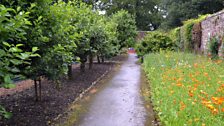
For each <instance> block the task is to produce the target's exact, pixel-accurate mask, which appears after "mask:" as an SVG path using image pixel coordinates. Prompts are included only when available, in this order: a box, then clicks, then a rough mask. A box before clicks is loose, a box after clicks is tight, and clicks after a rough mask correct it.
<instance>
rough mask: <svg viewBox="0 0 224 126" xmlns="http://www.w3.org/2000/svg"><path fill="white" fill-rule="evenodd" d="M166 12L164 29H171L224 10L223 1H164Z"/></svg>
mask: <svg viewBox="0 0 224 126" xmlns="http://www.w3.org/2000/svg"><path fill="white" fill-rule="evenodd" d="M160 6H161V8H162V9H163V10H165V11H164V12H165V13H164V14H163V15H164V16H165V17H166V18H165V20H164V21H163V24H162V27H163V28H164V29H167V28H168V29H170V28H174V27H177V26H181V25H182V21H184V20H187V19H190V18H196V17H198V15H202V14H209V13H215V12H217V11H220V10H222V9H223V8H224V2H223V0H162V1H161V4H160Z"/></svg>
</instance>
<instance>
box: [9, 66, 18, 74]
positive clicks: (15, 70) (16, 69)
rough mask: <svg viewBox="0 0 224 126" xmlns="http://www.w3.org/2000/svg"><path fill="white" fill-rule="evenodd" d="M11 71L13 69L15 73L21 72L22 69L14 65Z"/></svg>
mask: <svg viewBox="0 0 224 126" xmlns="http://www.w3.org/2000/svg"><path fill="white" fill-rule="evenodd" d="M11 71H12V72H13V73H19V72H20V70H19V69H18V68H16V67H14V68H13V69H12V70H11Z"/></svg>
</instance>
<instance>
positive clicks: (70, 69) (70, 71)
mask: <svg viewBox="0 0 224 126" xmlns="http://www.w3.org/2000/svg"><path fill="white" fill-rule="evenodd" d="M68 79H69V80H71V79H72V65H68Z"/></svg>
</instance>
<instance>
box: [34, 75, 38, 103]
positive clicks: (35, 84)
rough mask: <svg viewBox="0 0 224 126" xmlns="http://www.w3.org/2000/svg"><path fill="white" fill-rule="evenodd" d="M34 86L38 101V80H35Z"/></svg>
mask: <svg viewBox="0 0 224 126" xmlns="http://www.w3.org/2000/svg"><path fill="white" fill-rule="evenodd" d="M34 87H35V100H36V101H38V92H37V80H36V79H35V80H34Z"/></svg>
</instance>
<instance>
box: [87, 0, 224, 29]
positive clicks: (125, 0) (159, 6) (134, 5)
mask: <svg viewBox="0 0 224 126" xmlns="http://www.w3.org/2000/svg"><path fill="white" fill-rule="evenodd" d="M83 1H84V2H86V3H88V4H91V5H93V6H94V7H95V8H96V9H100V10H106V14H107V15H111V14H114V13H116V12H117V11H119V10H121V9H123V10H126V11H128V12H129V13H131V14H132V15H135V21H136V25H137V29H138V30H155V29H158V28H161V27H162V28H163V29H170V28H174V27H177V26H181V25H182V21H184V20H187V19H190V18H196V17H197V16H198V15H203V14H208V13H215V12H217V11H220V10H221V9H223V8H224V2H223V0H83Z"/></svg>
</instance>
